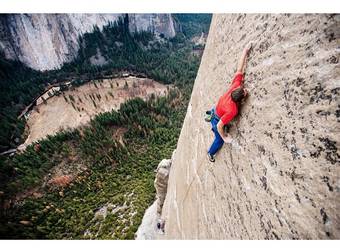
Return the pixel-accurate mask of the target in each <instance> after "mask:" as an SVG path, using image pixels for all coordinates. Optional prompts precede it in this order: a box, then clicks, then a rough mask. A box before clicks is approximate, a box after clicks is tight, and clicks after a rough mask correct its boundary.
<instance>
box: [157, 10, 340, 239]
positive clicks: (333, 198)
mask: <svg viewBox="0 0 340 252" xmlns="http://www.w3.org/2000/svg"><path fill="white" fill-rule="evenodd" d="M339 27H340V15H290V14H286V15H262V14H261V15H260V14H258V15H254V14H252V15H234V14H228V15H220V14H217V15H214V16H213V19H212V23H211V27H210V32H209V36H208V40H207V44H206V47H205V51H204V54H203V58H202V61H201V65H200V68H199V72H198V75H197V78H196V81H195V85H194V89H193V93H192V95H191V100H190V103H189V106H188V110H187V114H186V118H185V121H184V125H183V128H182V131H181V135H180V138H179V141H178V144H177V150H176V154H175V155H174V157H173V160H172V165H171V171H170V176H169V182H168V190H167V191H168V192H167V196H166V200H165V203H164V206H163V210H162V218H163V219H164V220H165V223H166V224H165V235H164V236H162V238H166V239H339V238H340V215H339V213H340V201H339V198H340V170H339V168H340V155H339V154H340V153H339V147H340V143H339V136H340V126H339V125H340V124H339V121H340V112H339V111H340V106H339V104H340V101H339V97H340V96H339V92H340V67H339V51H340V48H339V43H340V29H339ZM250 40H254V41H255V46H254V48H253V50H252V51H251V53H250V57H249V62H248V66H247V69H246V76H245V87H247V88H248V89H249V93H250V97H249V98H248V99H247V101H246V103H245V104H244V105H243V107H242V111H241V112H240V115H239V116H238V117H237V118H236V119H235V120H234V122H233V126H232V129H231V135H232V137H233V138H234V139H235V140H236V141H235V142H234V144H233V145H229V144H225V145H224V146H223V148H222V150H221V151H220V152H219V153H218V155H217V157H216V162H215V163H210V162H209V161H208V159H207V157H206V151H207V149H208V148H209V146H210V144H211V142H212V141H213V134H212V132H211V126H210V124H209V123H206V122H205V121H204V112H205V111H206V110H208V109H210V108H211V107H212V106H213V105H214V104H216V102H217V100H218V98H219V96H220V95H221V94H223V92H225V91H226V90H227V88H228V85H229V83H230V81H231V79H232V78H233V75H234V73H235V70H236V65H237V61H238V59H239V57H240V54H241V52H242V49H243V48H244V46H245V45H246V44H247V42H248V41H250Z"/></svg>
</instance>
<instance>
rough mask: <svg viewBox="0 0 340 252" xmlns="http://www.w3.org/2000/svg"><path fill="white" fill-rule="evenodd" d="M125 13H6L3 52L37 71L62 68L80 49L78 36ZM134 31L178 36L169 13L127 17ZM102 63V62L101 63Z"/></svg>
mask: <svg viewBox="0 0 340 252" xmlns="http://www.w3.org/2000/svg"><path fill="white" fill-rule="evenodd" d="M122 15H123V14H6V15H0V51H3V52H4V54H5V57H6V58H8V59H15V60H19V61H21V62H23V63H24V64H26V65H27V66H29V67H31V68H33V69H36V70H50V69H56V68H59V67H60V66H61V65H62V64H63V63H64V62H69V61H71V60H72V59H73V58H74V57H75V56H76V54H77V51H78V49H79V44H78V37H79V36H80V35H82V34H84V33H86V32H90V31H91V30H92V29H93V27H94V26H98V27H99V28H102V27H103V26H104V25H107V24H108V23H109V22H113V21H116V20H117V19H118V18H119V17H120V16H122ZM128 15H129V29H130V30H131V32H134V31H141V30H150V31H154V32H155V33H156V34H159V35H160V34H163V35H164V36H165V37H173V36H175V28H174V27H175V26H174V22H173V19H172V16H171V15H170V14H128ZM99 63H101V62H99Z"/></svg>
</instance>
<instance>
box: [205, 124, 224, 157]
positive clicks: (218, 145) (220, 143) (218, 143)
mask: <svg viewBox="0 0 340 252" xmlns="http://www.w3.org/2000/svg"><path fill="white" fill-rule="evenodd" d="M217 123H218V120H217V119H213V120H212V121H211V124H212V126H213V127H212V130H213V132H214V134H215V139H214V142H213V143H212V145H211V146H210V148H209V151H208V154H210V156H214V155H215V154H216V152H217V151H218V150H219V149H221V147H222V146H223V143H224V141H223V139H222V137H221V136H220V134H219V133H218V131H217Z"/></svg>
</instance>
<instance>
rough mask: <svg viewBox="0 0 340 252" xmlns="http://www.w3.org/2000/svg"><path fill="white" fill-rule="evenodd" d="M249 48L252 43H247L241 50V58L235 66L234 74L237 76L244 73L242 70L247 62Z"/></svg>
mask: <svg viewBox="0 0 340 252" xmlns="http://www.w3.org/2000/svg"><path fill="white" fill-rule="evenodd" d="M251 46H252V42H249V43H248V44H247V46H246V47H245V48H244V49H243V52H242V56H241V58H240V61H239V62H238V65H237V71H236V74H238V73H241V74H243V73H244V70H245V67H246V62H247V56H248V53H249V50H250V48H251Z"/></svg>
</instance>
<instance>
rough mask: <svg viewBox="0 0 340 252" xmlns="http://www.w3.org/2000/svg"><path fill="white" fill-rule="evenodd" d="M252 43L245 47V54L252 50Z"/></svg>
mask: <svg viewBox="0 0 340 252" xmlns="http://www.w3.org/2000/svg"><path fill="white" fill-rule="evenodd" d="M253 43H254V42H253V41H249V43H248V44H247V45H246V48H245V49H246V51H247V53H249V51H250V49H251V48H252V46H253Z"/></svg>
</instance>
